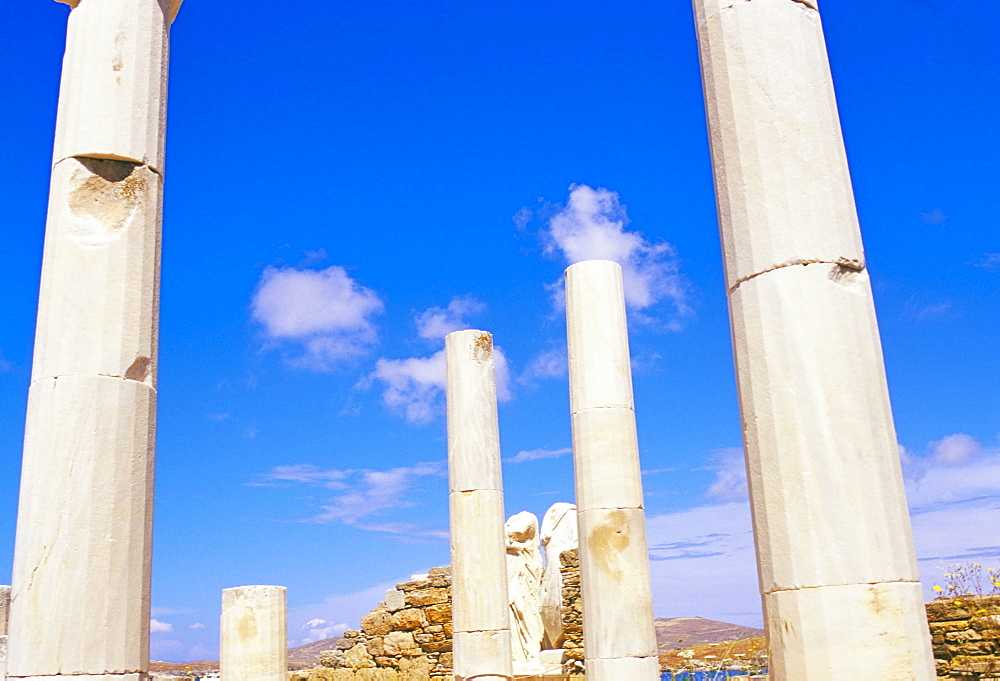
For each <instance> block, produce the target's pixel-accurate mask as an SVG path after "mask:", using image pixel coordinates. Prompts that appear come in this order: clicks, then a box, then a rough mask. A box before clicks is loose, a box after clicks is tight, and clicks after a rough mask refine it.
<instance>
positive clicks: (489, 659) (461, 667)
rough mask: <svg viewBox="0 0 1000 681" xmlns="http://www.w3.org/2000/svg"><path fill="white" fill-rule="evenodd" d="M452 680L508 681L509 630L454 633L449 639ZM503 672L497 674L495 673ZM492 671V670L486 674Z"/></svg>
mask: <svg viewBox="0 0 1000 681" xmlns="http://www.w3.org/2000/svg"><path fill="white" fill-rule="evenodd" d="M452 646H453V648H454V651H453V656H452V660H453V662H454V666H453V671H454V674H455V681H511V679H513V674H514V672H513V667H512V664H511V659H510V629H499V630H491V631H456V632H454V635H453V637H452ZM497 669H503V670H505V671H500V672H497V671H495V670H497ZM488 670H494V671H488Z"/></svg>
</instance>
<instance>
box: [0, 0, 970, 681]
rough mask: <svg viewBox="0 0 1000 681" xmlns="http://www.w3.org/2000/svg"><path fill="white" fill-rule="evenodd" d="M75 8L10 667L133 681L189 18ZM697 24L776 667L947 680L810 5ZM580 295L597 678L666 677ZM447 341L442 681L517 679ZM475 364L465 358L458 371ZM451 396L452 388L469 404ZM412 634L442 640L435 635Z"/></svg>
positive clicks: (615, 291) (614, 366) (628, 449)
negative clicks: (171, 66)
mask: <svg viewBox="0 0 1000 681" xmlns="http://www.w3.org/2000/svg"><path fill="white" fill-rule="evenodd" d="M62 1H63V2H66V3H67V4H69V5H70V6H71V8H72V10H71V12H70V15H69V20H68V27H67V40H66V53H65V56H64V60H63V72H62V81H61V84H60V91H59V106H58V113H57V118H56V135H55V149H54V154H53V158H54V162H53V165H52V175H51V184H50V193H49V199H50V204H49V205H50V210H49V213H48V218H47V222H46V234H45V247H44V251H43V262H42V275H41V294H40V296H39V306H38V317H37V319H38V321H37V328H36V334H35V338H36V341H35V343H36V344H35V354H34V361H33V366H32V378H31V385H30V387H29V391H28V409H27V419H26V424H25V443H24V456H23V462H22V476H21V491H20V498H19V503H18V522H17V534H16V540H15V547H14V570H13V577H12V580H13V581H12V600H11V606H10V625H9V626H10V634H9V640H8V657H7V674H8V676H9V677H10V678H21V679H33V678H39V677H46V678H50V679H53V681H56V680H57V679H59V678H62V677H66V676H79V675H83V676H91V677H95V678H97V677H101V678H112V677H114V678H119V679H121V681H138V680H139V679H141V678H144V677H145V676H146V674H147V671H148V657H149V650H148V647H149V646H148V643H149V616H148V615H149V595H150V564H151V551H152V545H151V527H152V480H153V460H154V456H153V450H154V442H155V411H156V379H157V364H156V360H157V328H158V318H157V316H158V308H159V305H158V295H159V292H158V286H157V284H158V281H159V270H160V232H161V220H162V198H163V178H164V164H163V160H164V149H165V129H166V125H165V124H166V93H167V71H168V53H169V40H170V24H171V22H172V21H173V20H174V18H175V16H176V14H177V11H178V9H179V7H180V4H181V0H84V1H82V2H81V1H80V0H62ZM693 5H694V15H695V28H696V34H697V38H698V44H699V48H700V56H701V71H702V81H703V89H704V95H705V109H706V115H707V120H708V130H709V141H710V146H711V154H712V165H713V171H714V179H715V193H716V201H717V207H718V215H719V227H720V232H721V237H722V247H723V248H722V250H723V260H724V264H725V279H726V291H727V294H728V299H729V309H730V323H731V327H732V338H733V348H734V356H735V365H736V378H737V384H738V393H739V400H740V410H741V417H742V423H743V424H744V449H745V455H746V458H747V464H748V466H747V468H748V472H749V476H748V483H749V486H750V490H751V500H752V501H751V507H752V514H753V520H754V527H755V528H757V533H756V534H755V545H756V550H757V563H758V565H759V566H760V575H759V577H760V589H761V598H762V600H763V602H764V612H765V613H766V621H765V626H766V628H767V631H768V634H769V636H770V639H771V642H772V653H773V654H772V656H771V671H772V674H773V675H774V677H775V678H777V679H800V678H838V679H847V678H885V679H889V678H906V679H918V680H927V679H932V678H934V675H935V669H934V659H933V655H932V650H931V638H930V635H929V632H928V629H927V620H926V616H925V611H924V604H923V598H922V593H921V589H920V583H919V575H918V573H917V569H916V559H915V554H914V550H913V542H912V536H911V530H910V523H909V517H908V512H907V507H906V501H905V496H904V491H903V483H902V475H901V471H900V464H899V461H898V452H897V445H896V437H895V430H894V426H893V421H892V413H891V407H890V403H889V394H888V389H887V386H886V379H885V367H884V362H883V358H882V352H881V345H880V340H879V334H878V328H877V323H876V316H875V309H874V305H873V302H872V293H871V284H870V281H869V278H868V273H867V270H866V261H865V255H864V250H863V247H862V242H861V232H860V227H859V224H858V218H857V209H856V207H855V203H854V196H853V191H852V189H851V179H850V173H849V169H848V165H847V157H846V152H845V148H844V142H843V135H842V132H841V128H840V119H839V114H838V111H837V104H836V97H835V93H834V89H833V82H832V77H831V74H830V65H829V59H828V56H827V50H826V45H825V39H824V35H823V27H822V22H821V20H820V13H819V9H818V6H817V2H816V0H754V2H733V0H693ZM108 64H117V66H116V68H114V69H109V68H108ZM566 283H567V285H566V302H567V339H568V355H569V374H570V402H571V419H572V429H573V441H574V470H575V474H576V489H577V499H576V502H577V505H578V515H577V524H578V527H579V532H580V552H579V560H580V588H581V591H582V594H583V603H584V610H583V618H584V620H585V622H586V637H587V640H586V648H585V650H586V655H587V657H586V665H587V673H588V675H589V676H590V677H591V679H595V680H601V679H608V680H610V681H617V680H620V679H626V678H628V679H636V680H639V679H643V680H649V681H652V680H654V679H656V678H657V677H658V666H657V664H656V655H655V653H656V650H655V639H654V637H653V631H652V610H651V607H652V606H651V596H650V587H649V569H648V568H649V566H648V556H647V554H646V549H645V527H644V517H643V507H642V488H641V481H640V479H639V473H638V471H639V468H638V449H637V441H636V437H635V421H634V411H633V409H634V404H633V399H632V386H631V378H630V369H629V361H628V338H627V327H626V323H625V311H624V300H623V298H622V289H621V272H620V268H618V266H617V265H615V264H614V263H608V262H602V261H589V262H583V263H576V264H574V265H572V266H571V267H570V268H569V269H568V270H567V273H566ZM456 333H460V334H465V335H464V336H461V337H458V339H457V341H456V342H455V343H452V344H453V345H454V346H455V347H456V349H457V350H461V352H460V353H458V354H454V353H450V354H454V356H455V358H456V362H455V364H454V367H455V368H456V370H458V371H459V373H460V374H461V377H460V378H459V379H457V382H453V380H452V374H451V369H452V368H453V363H452V358H451V357H450V358H449V360H448V361H449V378H448V384H449V385H448V393H449V395H448V401H449V405H448V412H449V424H448V425H449V477H450V490H449V491H450V502H451V509H452V545H453V547H455V548H456V552H455V553H454V554H453V556H452V566H453V568H454V574H453V575H452V577H453V584H452V586H453V591H454V593H453V603H452V604H453V626H454V631H453V642H454V650H453V651H452V657H453V664H454V673H455V675H456V676H457V677H460V678H469V677H476V676H480V677H482V676H487V677H493V678H510V677H511V676H512V666H511V658H512V643H513V641H512V637H511V625H512V624H514V626H515V630H516V631H517V635H518V637H521V634H522V631H521V624H522V623H521V622H518V621H517V615H516V613H513V612H512V611H509V610H508V608H509V605H510V603H511V601H509V600H508V594H507V593H506V592H507V590H508V584H507V583H506V582H505V580H504V566H503V561H504V551H503V492H502V485H501V483H500V480H499V475H498V471H499V467H498V466H499V459H498V451H499V450H498V444H497V442H496V409H495V390H494V387H493V386H492V381H493V362H492V338H491V337H490V336H489V334H484V332H478V331H471V332H456ZM459 355H462V357H459ZM459 359H460V360H461V361H458V360H459ZM466 360H468V361H469V362H472V363H473V364H469V365H468V366H467V367H466V368H461V365H463V363H465V362H466ZM57 378H58V381H57V380H56V379H57ZM456 389H457V390H458V392H460V393H463V395H464V397H461V398H460V399H458V400H457V402H458V404H457V406H456V405H455V404H453V400H452V397H453V390H456ZM463 391H464V392H463ZM466 398H470V400H471V401H469V402H468V404H464V405H463V403H465V402H466ZM491 400H492V402H493V405H492V407H491V406H490V405H489V402H490V401H491ZM473 403H474V404H473ZM453 407H455V410H453ZM466 407H468V408H466ZM453 416H455V417H456V418H453ZM480 426H481V428H480ZM453 428H454V431H453ZM453 445H456V446H453ZM477 451H478V452H480V453H482V454H483V456H479V455H477V454H476V452H477ZM453 473H454V474H455V475H454V476H453ZM94 481H98V482H94ZM122 518H124V519H126V521H125V522H122ZM67 519H68V520H67ZM94 537H104V538H106V540H102V541H94V540H93V538H94ZM844 556H850V560H844V559H843V557H844ZM94 566H100V569H93V567H94ZM81 575H89V576H90V578H89V579H87V578H81ZM97 575H100V577H99V578H98V577H97ZM543 581H544V580H543ZM516 588H519V587H516ZM516 588H515V590H516ZM524 595H525V594H522V596H524ZM529 600H530V599H529ZM522 602H524V599H523V598H522ZM871 603H878V604H880V605H879V607H877V608H875V607H872V606H871ZM550 613H551V611H550ZM512 617H513V621H512ZM545 619H546V617H545V616H544V615H543V623H544V621H545ZM549 621H550V622H551V614H550V615H549ZM525 622H527V620H525ZM532 626H533V625H532ZM525 631H526V632H528V634H530V636H526V637H524V638H522V640H521V642H520V643H519V644H518V646H519V647H520V648H522V649H523V648H525V647H528V646H529V639H530V641H533V640H534V639H533V636H534V634H533V633H531V632H533V631H535V629H533V628H532V627H531V626H529V627H527V629H526V630H525ZM972 631H976V630H975V629H974V628H973V629H972ZM424 633H425V634H428V635H431V636H432V639H433V636H434V635H435V634H442V633H443V630H442V632H424ZM944 635H945V641H946V642H947V635H946V634H944ZM875 640H877V641H879V645H877V646H873V645H871V644H870V643H871V641H875ZM832 641H836V642H837V643H836V645H833V644H832V643H831V642H832ZM442 643H443V641H442ZM533 645H534V644H533V642H532V643H530V647H531V648H532V650H533ZM523 652H524V650H521V651H520V652H519V653H518V654H521V653H523ZM528 652H529V654H528V655H527V656H528V657H529V658H530V657H531V654H530V653H531V651H528ZM373 660H374V658H373ZM438 661H439V662H440V657H439V658H438ZM64 670H73V673H72V674H68V673H66V672H65V671H64ZM122 670H129V671H127V672H122Z"/></svg>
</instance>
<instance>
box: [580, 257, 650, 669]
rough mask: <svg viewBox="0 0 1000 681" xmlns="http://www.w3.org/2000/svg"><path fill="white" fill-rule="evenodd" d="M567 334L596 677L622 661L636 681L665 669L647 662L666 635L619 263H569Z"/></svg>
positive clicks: (587, 616) (589, 647) (589, 651)
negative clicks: (653, 575)
mask: <svg viewBox="0 0 1000 681" xmlns="http://www.w3.org/2000/svg"><path fill="white" fill-rule="evenodd" d="M566 336H567V345H568V353H569V383H570V410H571V417H572V426H573V463H574V469H575V475H576V496H577V507H578V513H577V524H578V530H579V534H580V537H579V539H580V557H581V560H580V581H581V584H582V587H583V617H584V622H585V625H586V627H585V636H586V639H587V643H586V646H585V650H586V655H587V658H586V659H587V674H588V677H591V678H593V679H597V680H598V681H600V680H601V679H609V680H610V679H616V678H625V677H623V676H615V675H614V674H613V673H611V672H609V673H611V675H604V672H601V671H600V670H602V669H605V668H606V669H608V670H614V669H618V666H616V664H614V661H615V660H619V659H620V660H623V662H622V663H621V665H619V666H621V667H622V669H628V670H629V673H635V674H638V676H632V677H630V678H633V679H635V680H636V681H640V680H648V681H654V680H655V679H657V678H658V667H656V668H655V669H654V672H656V673H653V672H649V671H648V668H649V665H648V664H647V662H646V660H647V659H653V660H655V659H656V639H655V636H654V632H653V599H652V589H651V586H650V579H649V558H648V555H647V552H646V531H645V523H644V519H643V511H642V480H641V476H640V473H639V453H638V445H637V441H636V435H635V414H634V412H633V411H632V409H633V402H632V378H631V376H632V374H631V365H630V360H629V350H628V329H627V323H626V319H625V296H624V288H623V284H622V276H621V267H620V266H619V265H618V264H617V263H613V262H609V261H604V260H591V261H585V262H578V263H576V264H574V265H571V266H570V267H569V268H567V270H566ZM592 660H599V661H600V662H599V664H598V666H596V667H594V668H592V666H591V661H592ZM615 673H617V672H615ZM595 674H596V675H597V676H595Z"/></svg>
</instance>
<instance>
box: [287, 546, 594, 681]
mask: <svg viewBox="0 0 1000 681" xmlns="http://www.w3.org/2000/svg"><path fill="white" fill-rule="evenodd" d="M556 565H557V566H558V568H559V569H558V570H556V574H557V575H558V576H559V582H560V584H561V589H560V594H559V607H560V610H561V617H560V621H561V625H560V631H561V634H560V639H559V640H560V643H561V645H562V649H560V650H543V651H541V653H540V654H536V656H535V662H536V664H537V663H538V658H541V659H542V660H548V663H547V664H544V665H543V666H544V667H545V670H544V671H545V672H547V673H548V674H549V675H551V676H553V677H554V678H583V660H584V651H583V606H582V598H581V593H580V564H579V558H578V556H577V549H576V548H572V549H568V550H565V551H563V552H562V553H561V555H560V556H559V557H558V563H557V564H556ZM451 614H452V607H451V568H450V567H439V568H431V569H430V570H429V571H428V573H427V574H426V575H414V577H413V578H412V579H411V580H410V581H408V582H403V583H402V584H397V585H396V587H395V588H394V589H390V590H389V591H387V592H386V595H385V600H383V601H381V602H380V603H379V604H378V605H377V606H376V607H375V609H373V610H372V611H371V612H370V613H368V614H367V615H365V616H364V617H362V618H361V629H360V630H357V631H348V632H345V634H344V636H343V638H341V639H340V640H339V641H338V642H337V645H336V648H335V649H333V650H329V651H326V652H323V653H321V654H320V660H319V661H320V665H321V667H320V668H317V669H309V670H302V671H297V672H290V674H289V680H290V681H321V680H327V679H329V680H332V681H354V680H356V679H357V680H360V679H365V680H366V681H367V680H369V679H370V680H371V681H397V680H399V681H411V680H412V681H425V680H430V681H451V679H452V678H453V676H452V675H453V668H452V664H453V656H452V626H451ZM547 653H548V654H547ZM552 660H554V661H552ZM536 671H538V670H536Z"/></svg>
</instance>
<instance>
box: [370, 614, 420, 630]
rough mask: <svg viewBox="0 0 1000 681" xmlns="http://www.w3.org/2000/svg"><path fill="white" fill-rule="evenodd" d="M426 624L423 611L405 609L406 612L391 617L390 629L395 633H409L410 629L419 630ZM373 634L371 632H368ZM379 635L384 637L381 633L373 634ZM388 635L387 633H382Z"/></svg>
mask: <svg viewBox="0 0 1000 681" xmlns="http://www.w3.org/2000/svg"><path fill="white" fill-rule="evenodd" d="M425 624H427V617H426V616H425V615H424V611H423V610H422V609H420V608H407V609H406V610H400V611H399V612H397V613H394V614H393V615H392V619H391V623H390V627H391V629H393V630H396V631H409V630H410V629H419V628H421V627H423V626H424V625H425ZM368 633H373V632H368ZM375 633H378V634H379V635H384V634H383V633H381V632H375ZM384 633H388V632H384Z"/></svg>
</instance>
